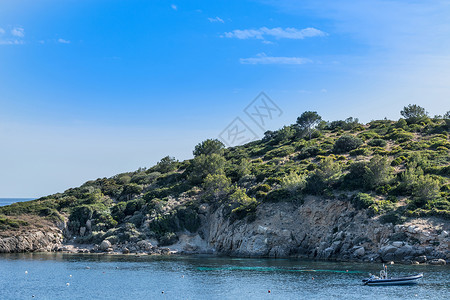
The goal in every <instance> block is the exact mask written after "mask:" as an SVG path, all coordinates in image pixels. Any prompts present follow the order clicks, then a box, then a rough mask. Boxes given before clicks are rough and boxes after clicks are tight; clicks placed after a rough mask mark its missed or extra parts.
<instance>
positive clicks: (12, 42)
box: [0, 40, 24, 45]
mask: <svg viewBox="0 0 450 300" xmlns="http://www.w3.org/2000/svg"><path fill="white" fill-rule="evenodd" d="M23 43H24V42H23V41H21V40H0V45H22V44H23Z"/></svg>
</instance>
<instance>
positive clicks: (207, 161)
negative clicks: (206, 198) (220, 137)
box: [188, 153, 226, 184]
mask: <svg viewBox="0 0 450 300" xmlns="http://www.w3.org/2000/svg"><path fill="white" fill-rule="evenodd" d="M225 163H226V160H225V158H224V157H223V156H221V155H219V154H216V153H213V154H210V155H205V154H201V155H199V156H196V157H195V158H194V159H193V160H192V162H191V165H190V167H189V170H188V173H189V175H188V179H189V180H190V181H191V182H192V183H194V184H198V183H201V182H202V181H203V179H204V178H205V177H206V176H208V174H224V167H225Z"/></svg>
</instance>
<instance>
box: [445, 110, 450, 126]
mask: <svg viewBox="0 0 450 300" xmlns="http://www.w3.org/2000/svg"><path fill="white" fill-rule="evenodd" d="M444 121H445V124H446V125H447V127H449V128H450V111H448V112H446V113H445V115H444Z"/></svg>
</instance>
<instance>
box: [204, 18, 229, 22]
mask: <svg viewBox="0 0 450 300" xmlns="http://www.w3.org/2000/svg"><path fill="white" fill-rule="evenodd" d="M208 20H209V21H210V22H211V23H215V22H219V23H225V21H224V20H223V19H221V18H219V17H215V18H208Z"/></svg>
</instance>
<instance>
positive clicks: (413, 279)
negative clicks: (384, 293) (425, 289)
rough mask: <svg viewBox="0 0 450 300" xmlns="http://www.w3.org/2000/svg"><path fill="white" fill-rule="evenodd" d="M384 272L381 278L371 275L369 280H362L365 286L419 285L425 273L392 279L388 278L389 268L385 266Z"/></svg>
mask: <svg viewBox="0 0 450 300" xmlns="http://www.w3.org/2000/svg"><path fill="white" fill-rule="evenodd" d="M383 268H384V269H383V270H381V271H380V276H375V275H371V276H370V277H369V278H365V279H363V280H362V282H363V283H364V285H413V284H417V283H418V282H419V280H420V279H421V278H422V277H423V273H419V274H416V275H411V276H406V277H391V278H388V275H387V267H386V266H385V265H383Z"/></svg>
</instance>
